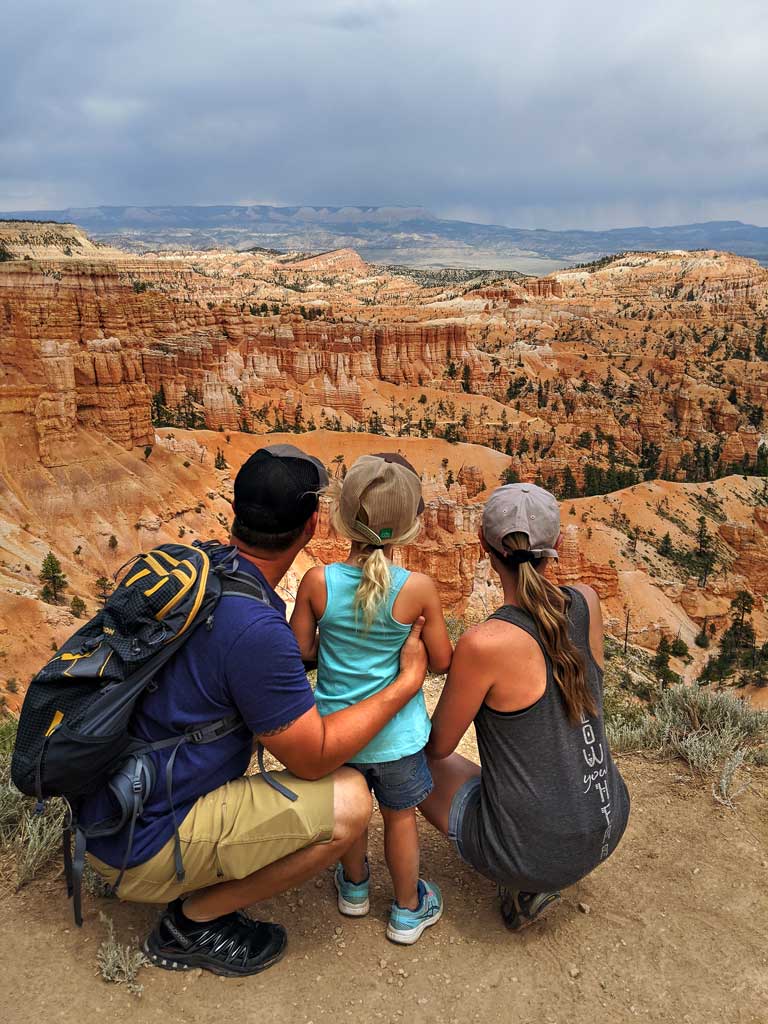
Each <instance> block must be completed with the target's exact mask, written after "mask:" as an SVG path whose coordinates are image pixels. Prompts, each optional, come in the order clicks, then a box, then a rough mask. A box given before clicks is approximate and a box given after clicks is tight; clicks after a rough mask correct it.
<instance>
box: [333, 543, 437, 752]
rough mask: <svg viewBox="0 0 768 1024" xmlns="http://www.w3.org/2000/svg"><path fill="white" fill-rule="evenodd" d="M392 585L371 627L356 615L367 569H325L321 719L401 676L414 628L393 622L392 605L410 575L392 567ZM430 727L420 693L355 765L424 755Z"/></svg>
mask: <svg viewBox="0 0 768 1024" xmlns="http://www.w3.org/2000/svg"><path fill="white" fill-rule="evenodd" d="M390 574H391V577H392V586H391V587H390V591H389V594H388V596H387V599H386V601H384V602H383V604H382V605H381V607H380V608H379V611H378V614H377V616H376V619H375V620H374V622H373V623H372V625H371V628H370V629H368V630H366V628H365V625H364V624H363V621H362V617H361V616H357V617H356V615H355V607H354V600H355V591H356V590H357V586H358V584H359V582H360V577H361V576H362V569H358V568H357V567H355V566H352V565H344V564H343V563H340V562H337V563H335V564H333V565H327V566H326V567H325V588H326V592H327V601H326V605H325V612H324V613H323V616H322V618H321V619H320V621H319V622H318V624H317V625H318V629H319V631H320V645H319V648H318V654H317V686H316V688H315V699H316V701H317V707H318V710H319V711H320V714H321V715H330V714H332V713H333V712H334V711H340V710H341V709H342V708H347V707H349V706H350V705H352V704H359V703H360V701H362V700H365V699H366V697H370V696H372V695H373V694H374V693H378V692H379V690H383V689H384V687H385V686H388V685H389V684H390V683H391V682H392V681H393V680H394V678H395V677H396V676H397V675H398V673H399V671H400V648H401V647H402V646H403V644H404V643H405V639H406V637H407V636H408V634H409V633H410V631H411V627H410V625H405V623H402V622H398V621H397V619H395V618H393V617H392V605H393V604H394V603H395V598H396V597H397V595H398V594H399V593H400V591H401V590H402V588H403V584H404V583H405V581H406V580H407V579H408V577H409V576H410V573H409V572H408V570H407V569H401V568H400V567H399V566H396V565H391V566H390ZM430 728H431V724H430V721H429V715H428V714H427V708H426V705H425V703H424V694H423V693H422V691H421V690H419V692H418V693H417V694H416V696H415V697H413V698H412V699H411V700H410V701H409V702H408V703H407V704H406V705H405V707H404V708H403V709H402V710H401V711H399V712H398V713H397V714H396V715H395V717H394V718H393V719H392V720H391V721H390V722H388V723H387V725H385V726H384V728H383V729H382V730H381V732H380V733H378V734H377V735H376V736H374V738H373V739H372V740H371V742H370V743H369V744H368V746H367V747H364V748H363V749H362V750H361V751H360V753H359V754H356V755H355V756H354V757H353V758H351V759H350V760H351V761H352V762H353V763H360V764H371V763H373V762H376V761H397V760H398V759H399V758H401V757H405V756H406V755H407V754H415V753H417V752H418V751H419V750H422V749H423V747H424V746H425V744H426V742H427V740H428V739H429V732H430Z"/></svg>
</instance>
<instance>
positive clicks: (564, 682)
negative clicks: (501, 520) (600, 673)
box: [502, 533, 597, 724]
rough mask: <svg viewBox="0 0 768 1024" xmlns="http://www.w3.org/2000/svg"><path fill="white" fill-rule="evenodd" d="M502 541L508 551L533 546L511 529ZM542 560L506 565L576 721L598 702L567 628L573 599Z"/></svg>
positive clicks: (566, 703)
mask: <svg viewBox="0 0 768 1024" xmlns="http://www.w3.org/2000/svg"><path fill="white" fill-rule="evenodd" d="M502 543H503V545H504V551H505V552H512V551H528V550H529V549H530V542H529V540H528V536H527V534H525V533H508V534H507V536H506V537H505V538H504V540H503V542H502ZM541 561H543V559H540V560H539V561H538V562H530V561H529V562H521V563H520V564H519V565H515V566H510V565H507V566H506V568H507V569H508V570H509V571H510V572H513V573H515V574H516V576H517V600H518V602H519V604H520V607H521V608H522V609H523V611H524V612H527V613H528V614H529V615H530V616H531V618H532V619H533V621H534V622H535V623H536V625H537V627H538V630H539V636H540V638H541V643H542V646H543V647H544V650H545V651H546V654H547V657H548V658H549V660H550V661H551V663H552V674H553V676H554V678H555V682H556V683H557V685H558V686H559V688H560V692H561V693H562V695H563V700H564V701H565V706H566V708H567V711H568V717H569V719H570V720H571V722H573V723H574V724H576V723H578V722H579V721H580V719H581V717H582V715H583V714H584V712H585V711H587V712H588V713H589V714H590V715H596V714H597V705H596V703H595V698H594V695H593V694H592V691H591V690H590V688H589V684H588V683H587V675H586V667H585V665H584V657H583V655H582V653H581V651H580V650H579V648H578V647H577V646H576V644H575V643H574V642H573V640H572V639H571V635H570V633H569V631H568V617H567V614H566V613H567V611H568V608H569V606H570V600H571V599H570V597H568V595H567V594H565V593H563V591H562V590H561V589H560V588H559V587H556V586H554V585H553V584H552V583H550V582H549V580H548V579H546V578H545V577H544V576H542V574H541V573H540V572H539V571H538V569H537V565H539V564H540V563H541ZM502 564H504V563H503V562H502Z"/></svg>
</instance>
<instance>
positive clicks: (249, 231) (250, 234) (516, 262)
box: [0, 205, 768, 276]
mask: <svg viewBox="0 0 768 1024" xmlns="http://www.w3.org/2000/svg"><path fill="white" fill-rule="evenodd" d="M20 218H34V219H37V220H45V221H65V222H73V223H76V224H78V225H80V226H81V227H83V228H84V229H85V230H86V231H88V232H89V233H90V234H91V235H92V236H93V237H95V238H97V239H98V240H100V241H106V242H108V243H110V244H112V245H119V246H120V247H122V248H129V249H131V250H133V251H142V250H147V249H150V250H157V249H180V248H185V249H190V248H197V249H206V248H211V247H212V246H213V247H219V248H234V249H240V250H245V249H253V248H254V247H258V248H260V249H261V248H263V249H267V250H280V251H283V252H330V251H334V250H338V249H342V248H351V249H354V250H355V251H356V252H358V253H359V254H360V257H361V258H362V259H363V260H365V261H367V262H369V263H383V264H406V265H410V266H416V267H425V268H426V267H440V266H442V267H457V268H464V267H469V266H472V267H481V268H483V269H486V270H487V269H491V268H503V269H506V270H517V271H522V272H523V273H530V274H534V275H537V276H541V275H542V274H546V273H549V272H551V271H554V270H558V269H561V268H563V267H567V266H573V265H575V264H577V263H584V262H589V261H591V260H595V259H599V258H600V257H603V256H608V255H614V254H617V253H621V252H627V251H642V252H656V251H665V252H670V251H692V250H718V251H721V252H731V253H734V254H736V255H738V256H747V257H750V258H752V259H756V260H758V261H759V262H761V263H763V264H764V265H768V228H766V227H758V226H755V225H753V224H743V223H742V222H741V221H708V222H705V223H701V224H678V225H672V226H665V227H643V226H640V227H628V228H613V229H611V230H609V231H581V230H578V231H576V230H562V231H545V230H539V229H533V230H529V229H523V228H514V227H506V226H503V225H498V224H474V223H471V222H469V221H460V220H444V219H441V218H439V217H436V216H435V215H434V214H432V213H430V212H429V211H428V210H425V209H423V208H422V207H396V206H266V205H252V206H147V207H143V206H142V207H139V206H97V207H89V208H78V209H66V210H37V211H35V210H31V211H21V212H18V213H0V219H14V220H19V219H20Z"/></svg>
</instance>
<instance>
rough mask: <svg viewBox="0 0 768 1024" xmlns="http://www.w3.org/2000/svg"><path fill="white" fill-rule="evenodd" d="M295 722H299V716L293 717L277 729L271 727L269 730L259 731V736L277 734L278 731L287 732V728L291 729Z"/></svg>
mask: <svg viewBox="0 0 768 1024" xmlns="http://www.w3.org/2000/svg"><path fill="white" fill-rule="evenodd" d="M294 722H298V718H292V719H291V721H290V722H285V723H284V724H283V725H278V727H277V728H276V729H270V730H269V732H261V733H259V736H277V735H278V733H281V732H285V730H286V729H290V727H291V726H292V725H293V723H294Z"/></svg>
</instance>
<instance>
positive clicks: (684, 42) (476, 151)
mask: <svg viewBox="0 0 768 1024" xmlns="http://www.w3.org/2000/svg"><path fill="white" fill-rule="evenodd" d="M767 41H768V8H767V7H766V5H765V4H764V3H763V2H762V0H732V2H731V3H729V4H727V5H726V4H723V3H721V2H720V0H703V2H702V0H697V2H694V0H665V2H662V0H648V2H646V4H644V5H627V4H621V3H617V2H616V0H613V2H610V3H609V2H607V0H593V2H592V3H589V4H574V3H572V2H571V0H550V2H549V3H548V4H546V5H540V6H539V7H538V8H535V7H534V6H533V5H531V4H529V3H525V4H523V3H521V2H518V0H513V2H511V3H510V2H503V0H497V2H492V0H478V2H476V3H474V4H467V3H466V2H465V0H379V2H375V0H322V2H320V0H303V2H296V0H293V2H292V0H281V2H276V0H275V2H272V0H248V2H245V0H219V2H213V0H187V2H185V3H181V2H178V0H165V2H164V3H162V4H157V3H156V2H154V0H153V2H148V0H133V2H132V3H131V4H130V5H121V6H118V5H113V4H104V3H103V0H100V2H96V0H78V3H77V4H71V3H66V4H65V3H63V2H61V0H45V2H42V0H28V2H25V3H24V4H17V5H13V10H12V12H11V13H5V14H4V16H3V26H2V33H0V209H14V208H15V209H24V208H26V209H29V208H35V207H38V208H44V207H62V206H85V205H95V204H101V203H114V204H122V203H131V204H141V205H151V204H161V203H162V204H165V203H179V204H181V203H227V202H248V201H251V202H260V201H261V202H278V203H285V204H294V203H307V204H319V203H329V204H334V205H342V204H357V203H375V204H404V205H424V206H427V207H429V208H430V209H432V210H434V211H435V212H437V213H439V214H441V215H447V216H456V217H461V218H464V219H478V220H489V221H497V222H503V223H508V224H517V225H520V226H534V225H540V226H550V227H560V226H581V227H588V226H594V227H600V226H612V225H620V224H621V225H623V224H630V223H642V222H645V223H673V222H681V221H687V220H694V219H710V218H716V217H727V218H736V217H738V218H741V219H745V220H753V221H757V222H758V223H768V188H767V186H766V182H767V181H768V102H767V101H766V99H765V97H766V96H768V63H767V62H766V61H765V59H764V53H765V44H766V42H767Z"/></svg>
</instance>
